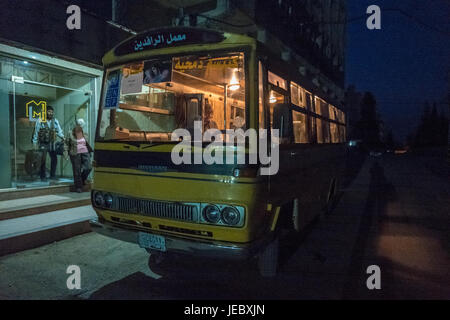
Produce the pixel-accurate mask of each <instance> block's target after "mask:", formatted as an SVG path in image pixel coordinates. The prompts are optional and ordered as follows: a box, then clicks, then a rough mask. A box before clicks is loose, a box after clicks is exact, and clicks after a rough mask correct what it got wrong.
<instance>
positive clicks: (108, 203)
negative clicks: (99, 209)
mask: <svg viewBox="0 0 450 320" xmlns="http://www.w3.org/2000/svg"><path fill="white" fill-rule="evenodd" d="M103 199H104V202H105V207H106V208H111V207H112V204H113V198H112V196H111V195H110V194H109V193H106V194H105V195H104V196H103Z"/></svg>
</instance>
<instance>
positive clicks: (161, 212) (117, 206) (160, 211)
mask: <svg viewBox="0 0 450 320" xmlns="http://www.w3.org/2000/svg"><path fill="white" fill-rule="evenodd" d="M111 209H112V210H114V211H119V212H123V213H130V214H138V215H143V216H148V217H156V218H163V219H173V220H181V221H190V222H197V221H198V211H199V210H198V208H197V206H196V205H194V204H192V205H190V204H182V203H176V202H161V201H154V200H143V199H135V198H126V197H113V201H112V206H111Z"/></svg>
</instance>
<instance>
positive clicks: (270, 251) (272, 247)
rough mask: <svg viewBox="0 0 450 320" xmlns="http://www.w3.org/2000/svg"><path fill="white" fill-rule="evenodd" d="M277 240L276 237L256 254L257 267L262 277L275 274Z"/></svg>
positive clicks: (277, 249) (276, 266)
mask: <svg viewBox="0 0 450 320" xmlns="http://www.w3.org/2000/svg"><path fill="white" fill-rule="evenodd" d="M279 246H280V244H279V240H278V237H276V238H275V239H274V240H273V241H272V242H270V243H269V244H268V245H267V246H266V247H265V248H264V250H263V251H262V252H261V253H260V254H259V256H258V269H259V273H260V275H261V276H262V277H265V278H270V277H274V276H276V274H277V268H278V251H279Z"/></svg>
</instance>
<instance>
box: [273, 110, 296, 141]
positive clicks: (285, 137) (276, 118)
mask: <svg viewBox="0 0 450 320" xmlns="http://www.w3.org/2000/svg"><path fill="white" fill-rule="evenodd" d="M272 128H273V129H278V130H279V136H280V144H284V143H291V141H292V112H291V108H290V107H289V105H288V104H286V103H278V104H276V105H275V106H274V107H273V125H272Z"/></svg>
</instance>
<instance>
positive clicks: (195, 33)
mask: <svg viewBox="0 0 450 320" xmlns="http://www.w3.org/2000/svg"><path fill="white" fill-rule="evenodd" d="M224 39H225V37H224V36H223V34H222V33H220V32H216V31H211V30H204V29H197V28H165V29H158V30H149V31H146V32H143V33H141V34H138V35H136V36H135V37H133V38H131V39H129V40H127V41H125V42H123V43H122V44H120V45H119V46H117V47H116V48H115V49H114V53H115V55H118V56H122V55H126V54H130V53H135V52H141V51H146V50H151V49H160V48H168V47H175V46H180V45H187V44H204V43H215V42H220V41H223V40H224Z"/></svg>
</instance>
